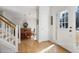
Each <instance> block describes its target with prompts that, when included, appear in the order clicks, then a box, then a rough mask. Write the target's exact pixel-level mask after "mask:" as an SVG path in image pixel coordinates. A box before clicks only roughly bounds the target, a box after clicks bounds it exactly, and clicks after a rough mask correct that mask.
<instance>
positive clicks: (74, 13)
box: [0, 6, 79, 53]
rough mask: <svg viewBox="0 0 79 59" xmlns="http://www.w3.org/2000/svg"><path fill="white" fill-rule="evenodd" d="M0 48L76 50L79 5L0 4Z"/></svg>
mask: <svg viewBox="0 0 79 59" xmlns="http://www.w3.org/2000/svg"><path fill="white" fill-rule="evenodd" d="M0 52H1V53H70V52H72V53H75V52H79V7H76V6H0Z"/></svg>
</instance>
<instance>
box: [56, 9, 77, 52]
mask: <svg viewBox="0 0 79 59" xmlns="http://www.w3.org/2000/svg"><path fill="white" fill-rule="evenodd" d="M57 42H58V44H59V45H61V46H62V47H64V48H66V49H68V50H69V51H74V46H75V43H76V40H75V14H74V12H73V10H71V11H70V10H64V11H61V12H59V13H58V16H57Z"/></svg>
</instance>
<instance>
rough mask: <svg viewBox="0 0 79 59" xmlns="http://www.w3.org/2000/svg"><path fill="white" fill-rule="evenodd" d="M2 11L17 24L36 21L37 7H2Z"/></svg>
mask: <svg viewBox="0 0 79 59" xmlns="http://www.w3.org/2000/svg"><path fill="white" fill-rule="evenodd" d="M0 9H1V10H3V11H4V12H5V13H6V15H7V16H8V17H9V18H11V19H12V20H13V21H14V22H16V23H20V22H22V21H26V20H35V19H36V6H1V7H0Z"/></svg>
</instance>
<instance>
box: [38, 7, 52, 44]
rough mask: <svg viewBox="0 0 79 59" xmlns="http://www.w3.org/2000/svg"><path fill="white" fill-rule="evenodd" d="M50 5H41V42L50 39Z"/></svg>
mask: <svg viewBox="0 0 79 59" xmlns="http://www.w3.org/2000/svg"><path fill="white" fill-rule="evenodd" d="M49 20H50V7H48V6H42V7H39V42H41V41H46V40H49Z"/></svg>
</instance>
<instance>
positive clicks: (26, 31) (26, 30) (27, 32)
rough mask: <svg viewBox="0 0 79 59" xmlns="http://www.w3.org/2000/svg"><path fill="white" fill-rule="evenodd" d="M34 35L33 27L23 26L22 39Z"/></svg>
mask: <svg viewBox="0 0 79 59" xmlns="http://www.w3.org/2000/svg"><path fill="white" fill-rule="evenodd" d="M32 35H33V33H32V31H31V28H21V40H24V39H31V36H32Z"/></svg>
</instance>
